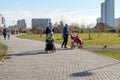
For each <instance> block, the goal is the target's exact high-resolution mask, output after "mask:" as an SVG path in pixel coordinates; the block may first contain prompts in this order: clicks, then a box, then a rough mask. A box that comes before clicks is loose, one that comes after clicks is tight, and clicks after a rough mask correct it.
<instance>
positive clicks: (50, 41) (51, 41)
mask: <svg viewBox="0 0 120 80" xmlns="http://www.w3.org/2000/svg"><path fill="white" fill-rule="evenodd" d="M45 51H47V52H48V51H52V52H56V48H55V44H54V39H53V36H52V35H48V36H47V39H46V47H45Z"/></svg>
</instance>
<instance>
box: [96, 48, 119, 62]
mask: <svg viewBox="0 0 120 80" xmlns="http://www.w3.org/2000/svg"><path fill="white" fill-rule="evenodd" d="M97 53H98V54H102V55H106V56H109V57H112V58H114V59H117V60H120V50H104V51H97Z"/></svg>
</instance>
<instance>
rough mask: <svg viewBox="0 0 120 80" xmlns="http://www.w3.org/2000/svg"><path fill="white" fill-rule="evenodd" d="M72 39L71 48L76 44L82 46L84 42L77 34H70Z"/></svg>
mask: <svg viewBox="0 0 120 80" xmlns="http://www.w3.org/2000/svg"><path fill="white" fill-rule="evenodd" d="M70 37H71V39H72V40H73V41H72V42H71V49H73V48H75V47H76V46H78V48H82V47H83V46H82V44H83V40H82V39H81V38H80V37H79V36H78V35H77V36H74V35H70Z"/></svg>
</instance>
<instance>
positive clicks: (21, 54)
mask: <svg viewBox="0 0 120 80" xmlns="http://www.w3.org/2000/svg"><path fill="white" fill-rule="evenodd" d="M40 54H47V52H45V50H36V51H26V52H23V53H15V54H8V55H7V56H29V55H40Z"/></svg>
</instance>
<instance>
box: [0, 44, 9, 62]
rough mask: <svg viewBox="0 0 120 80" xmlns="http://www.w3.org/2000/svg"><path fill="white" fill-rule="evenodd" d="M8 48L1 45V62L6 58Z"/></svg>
mask: <svg viewBox="0 0 120 80" xmlns="http://www.w3.org/2000/svg"><path fill="white" fill-rule="evenodd" d="M7 49H8V47H7V46H6V45H3V44H2V43H0V61H1V60H2V59H3V58H5V57H6V52H7Z"/></svg>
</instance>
